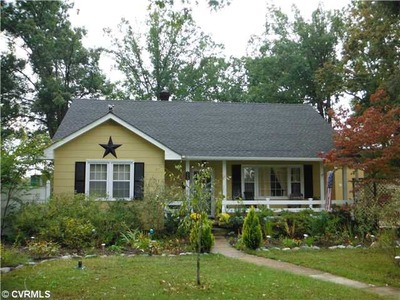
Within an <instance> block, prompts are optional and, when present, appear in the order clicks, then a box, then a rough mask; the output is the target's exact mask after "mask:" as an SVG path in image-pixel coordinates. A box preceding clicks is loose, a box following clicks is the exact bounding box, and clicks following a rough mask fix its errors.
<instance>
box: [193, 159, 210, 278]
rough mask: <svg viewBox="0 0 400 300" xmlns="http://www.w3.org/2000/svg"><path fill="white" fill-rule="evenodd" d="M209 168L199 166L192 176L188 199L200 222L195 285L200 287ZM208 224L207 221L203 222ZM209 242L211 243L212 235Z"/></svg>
mask: <svg viewBox="0 0 400 300" xmlns="http://www.w3.org/2000/svg"><path fill="white" fill-rule="evenodd" d="M211 171H212V169H211V168H210V167H207V166H206V164H199V165H198V169H197V172H196V174H194V176H193V180H192V182H191V184H190V195H189V197H188V201H189V205H190V206H191V207H192V210H193V212H194V213H195V214H197V215H198V216H200V221H199V222H198V226H195V227H194V228H196V227H197V229H198V233H197V285H200V253H201V252H202V251H201V250H202V240H203V236H202V235H203V232H204V230H203V226H204V221H203V220H202V219H205V218H206V216H207V211H208V209H207V208H208V205H209V199H210V198H211V196H212V195H211V193H212V188H211V187H210V178H211ZM205 221H207V222H208V220H205ZM210 236H211V241H213V237H212V234H210Z"/></svg>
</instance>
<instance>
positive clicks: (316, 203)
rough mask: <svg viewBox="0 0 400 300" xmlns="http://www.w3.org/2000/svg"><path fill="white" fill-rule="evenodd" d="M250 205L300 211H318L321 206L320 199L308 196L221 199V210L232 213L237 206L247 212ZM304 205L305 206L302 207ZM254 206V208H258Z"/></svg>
mask: <svg viewBox="0 0 400 300" xmlns="http://www.w3.org/2000/svg"><path fill="white" fill-rule="evenodd" d="M251 206H257V207H259V206H265V207H266V208H268V209H273V210H277V211H279V210H288V211H300V210H304V209H313V210H315V211H320V210H321V206H322V201H321V200H315V199H313V198H308V199H306V200H293V199H274V200H271V199H270V198H266V199H262V200H261V199H260V200H222V212H227V213H232V212H235V210H237V209H238V208H239V207H243V209H244V210H245V211H246V212H247V211H248V210H249V208H250V207H251ZM302 206H305V207H302ZM257 207H256V210H258V208H257Z"/></svg>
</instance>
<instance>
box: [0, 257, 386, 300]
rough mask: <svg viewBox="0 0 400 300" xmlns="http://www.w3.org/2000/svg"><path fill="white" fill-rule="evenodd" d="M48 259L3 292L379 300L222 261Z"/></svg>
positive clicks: (11, 279) (10, 277)
mask: <svg viewBox="0 0 400 300" xmlns="http://www.w3.org/2000/svg"><path fill="white" fill-rule="evenodd" d="M83 264H84V266H85V269H83V270H80V269H77V268H76V265H77V261H76V260H72V259H69V260H54V261H48V262H44V263H41V264H38V265H35V266H25V267H24V268H22V269H19V270H14V271H12V272H10V273H7V274H4V275H3V276H2V289H3V290H8V291H11V290H41V291H43V292H44V291H46V290H48V291H50V292H51V299H150V298H151V299H363V300H368V299H383V298H380V297H378V296H377V295H375V294H371V293H367V292H364V291H361V290H357V289H352V288H348V287H345V286H339V285H336V284H333V283H328V282H324V281H319V280H315V279H312V278H309V277H304V276H299V275H294V274H291V273H286V272H282V271H277V270H273V269H269V268H266V267H260V266H255V265H253V264H249V263H246V262H242V261H238V260H233V259H229V258H226V257H223V256H221V255H204V256H202V258H201V268H202V269H201V274H202V285H201V286H197V285H196V280H195V279H196V257H195V256H194V255H193V256H175V257H159V256H157V257H156V256H152V257H145V256H135V257H120V256H118V257H117V256H114V257H107V258H92V259H84V260H83Z"/></svg>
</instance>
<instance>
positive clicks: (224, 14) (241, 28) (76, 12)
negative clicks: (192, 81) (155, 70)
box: [70, 0, 350, 75]
mask: <svg viewBox="0 0 400 300" xmlns="http://www.w3.org/2000/svg"><path fill="white" fill-rule="evenodd" d="M175 1H176V2H180V0H175ZM73 2H74V3H75V6H74V8H73V10H72V11H71V12H70V20H71V22H72V25H73V26H76V27H85V28H86V30H87V31H88V34H87V37H86V38H85V39H84V45H85V46H86V47H100V46H102V47H109V46H110V41H109V39H108V38H106V37H105V36H104V35H103V28H106V27H108V28H110V29H112V30H113V31H116V30H117V25H118V24H119V23H120V21H121V18H125V19H127V20H129V21H130V23H131V25H133V26H139V27H141V28H143V29H144V20H145V18H146V16H147V14H148V11H147V6H148V1H147V0H112V1H109V0H108V1H106V0H97V1H96V2H92V1H88V0H73ZM199 2H200V4H199V6H197V7H195V9H194V10H193V17H194V19H195V21H196V24H197V25H198V26H199V27H200V28H201V29H202V31H204V32H205V33H207V34H209V35H210V36H211V37H212V38H213V40H214V42H216V43H221V44H223V45H224V46H225V55H226V56H227V57H229V56H234V57H241V56H244V55H245V54H246V49H247V44H248V41H249V39H250V37H251V36H252V35H260V34H262V33H263V31H264V23H265V16H266V13H267V9H266V6H267V3H273V4H275V5H276V6H278V7H281V8H282V10H283V11H284V12H285V13H287V14H289V15H290V14H291V7H292V5H293V4H295V5H296V6H297V7H298V8H299V9H300V12H301V13H302V15H303V17H304V18H305V19H310V17H311V13H312V12H313V11H314V10H315V9H316V8H317V7H318V4H319V3H320V2H321V3H322V5H323V7H324V8H325V9H326V10H328V9H340V8H343V7H345V6H347V5H348V4H349V3H350V0H324V1H320V0H297V1H296V0H280V1H274V0H231V4H230V5H229V6H227V7H224V8H223V9H221V10H218V11H210V9H209V8H208V7H207V5H206V3H207V1H206V0H199ZM100 65H101V67H102V68H103V70H104V71H105V72H107V73H108V75H110V73H114V72H115V71H111V65H112V60H111V59H109V58H103V59H102V60H101V61H100Z"/></svg>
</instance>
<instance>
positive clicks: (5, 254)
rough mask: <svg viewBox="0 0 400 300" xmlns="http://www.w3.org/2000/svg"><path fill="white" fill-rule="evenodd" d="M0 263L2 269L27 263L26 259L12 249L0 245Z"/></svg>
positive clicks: (16, 250)
mask: <svg viewBox="0 0 400 300" xmlns="http://www.w3.org/2000/svg"><path fill="white" fill-rule="evenodd" d="M0 261H1V266H2V267H15V266H18V265H20V264H24V263H26V262H27V261H28V257H27V256H26V255H25V254H24V253H21V252H20V251H19V250H18V249H16V248H14V247H4V245H3V244H0Z"/></svg>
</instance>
